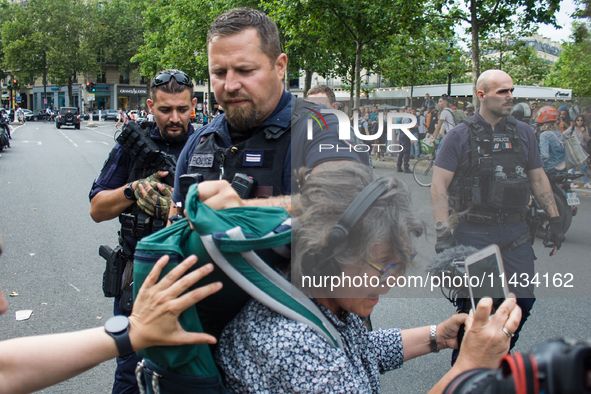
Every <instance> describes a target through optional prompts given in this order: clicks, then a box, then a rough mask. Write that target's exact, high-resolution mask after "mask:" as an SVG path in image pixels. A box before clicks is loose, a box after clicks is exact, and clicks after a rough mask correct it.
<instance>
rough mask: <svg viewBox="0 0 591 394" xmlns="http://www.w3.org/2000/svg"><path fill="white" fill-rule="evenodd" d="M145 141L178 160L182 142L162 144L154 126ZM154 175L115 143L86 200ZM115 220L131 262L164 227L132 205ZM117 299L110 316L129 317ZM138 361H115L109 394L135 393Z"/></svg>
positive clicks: (135, 356) (162, 223)
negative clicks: (145, 238)
mask: <svg viewBox="0 0 591 394" xmlns="http://www.w3.org/2000/svg"><path fill="white" fill-rule="evenodd" d="M194 132H195V130H194V128H193V126H192V125H189V130H188V133H187V138H189V137H190V136H191V135H193V134H194ZM149 137H150V139H151V140H152V141H154V142H155V143H156V145H157V146H158V148H159V149H160V150H161V151H163V152H166V153H168V154H170V155H172V156H174V157H178V156H179V154H180V153H181V151H182V149H183V147H184V145H185V141H183V142H168V141H166V140H164V139H163V138H162V136H161V135H160V131H159V129H158V127H157V126H156V124H155V123H151V127H150V130H149ZM155 172H157V169H156V168H153V167H150V166H148V167H146V168H139V167H138V165H137V164H136V163H135V162H134V161H133V160H132V158H131V157H130V155H129V154H128V153H127V152H126V150H125V148H124V147H123V146H121V145H120V144H119V143H117V144H115V146H114V147H113V149H112V150H111V153H110V154H109V157H108V158H107V160H106V161H105V164H104V166H103V169H102V170H101V173H100V175H99V176H98V178H97V179H96V180H95V181H94V183H93V185H92V189H91V190H90V195H89V199H90V200H92V198H93V197H94V196H96V195H97V194H98V193H99V192H101V191H103V190H113V189H118V188H120V187H121V186H124V185H126V184H129V183H130V182H134V181H137V180H138V179H142V178H146V177H148V176H150V175H152V174H154V173H155ZM138 219H139V220H138ZM119 220H120V221H121V222H122V231H121V234H120V244H123V245H122V246H123V249H124V250H125V251H126V254H127V255H129V256H130V258H131V259H133V253H134V252H135V247H136V245H137V242H138V241H139V240H140V239H141V238H142V237H143V236H146V235H148V234H150V233H152V232H154V231H156V230H158V229H160V228H162V227H165V226H166V222H165V221H163V220H159V219H155V218H151V217H149V215H147V214H146V213H144V212H143V211H142V210H141V209H139V208H138V206H137V204H135V203H134V204H133V205H131V206H130V207H129V208H128V209H126V210H125V211H124V212H123V213H122V214H121V215H120V216H119ZM120 299H121V296H118V297H115V305H114V308H113V312H114V315H115V316H117V315H129V313H126V312H124V311H123V310H122V309H121V308H120V306H119V302H120ZM140 360H141V358H140V357H138V356H137V355H136V354H135V353H134V354H132V355H130V356H128V357H123V358H117V370H116V371H115V382H114V384H113V393H139V391H138V388H137V381H136V378H135V368H136V365H137V363H138V362H139V361H140Z"/></svg>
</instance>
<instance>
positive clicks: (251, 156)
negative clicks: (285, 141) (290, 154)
mask: <svg viewBox="0 0 591 394" xmlns="http://www.w3.org/2000/svg"><path fill="white" fill-rule="evenodd" d="M264 155H265V151H264V150H246V151H244V156H243V157H242V166H243V167H262V165H263V158H264Z"/></svg>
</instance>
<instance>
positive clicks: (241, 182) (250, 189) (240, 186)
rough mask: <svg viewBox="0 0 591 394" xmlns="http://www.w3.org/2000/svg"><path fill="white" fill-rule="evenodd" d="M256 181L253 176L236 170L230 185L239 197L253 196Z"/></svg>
mask: <svg viewBox="0 0 591 394" xmlns="http://www.w3.org/2000/svg"><path fill="white" fill-rule="evenodd" d="M257 184H258V182H257V181H256V179H254V178H253V177H250V176H248V175H246V174H241V173H239V172H237V173H236V174H235V175H234V179H232V183H231V184H230V186H232V187H233V188H234V190H236V193H238V196H240V198H241V199H243V200H244V199H248V198H253V197H254V193H255V191H256V189H257Z"/></svg>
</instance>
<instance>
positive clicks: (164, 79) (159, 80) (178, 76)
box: [151, 71, 193, 88]
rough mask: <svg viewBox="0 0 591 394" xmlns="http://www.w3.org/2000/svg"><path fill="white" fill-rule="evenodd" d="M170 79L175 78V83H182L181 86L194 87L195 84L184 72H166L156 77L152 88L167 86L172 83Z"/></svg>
mask: <svg viewBox="0 0 591 394" xmlns="http://www.w3.org/2000/svg"><path fill="white" fill-rule="evenodd" d="M170 78H174V79H175V81H177V82H178V83H180V84H181V85H185V86H190V87H193V82H192V81H191V78H189V76H188V75H187V74H185V73H184V72H182V71H175V72H164V73H160V74H158V75H156V76H155V77H154V79H153V80H152V85H151V87H153V88H154V87H156V86H161V85H165V84H167V83H168V82H169V81H170Z"/></svg>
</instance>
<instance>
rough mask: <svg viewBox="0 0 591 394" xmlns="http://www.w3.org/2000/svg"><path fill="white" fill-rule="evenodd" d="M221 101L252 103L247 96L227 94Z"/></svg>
mask: <svg viewBox="0 0 591 394" xmlns="http://www.w3.org/2000/svg"><path fill="white" fill-rule="evenodd" d="M222 100H223V101H230V100H232V101H248V102H252V99H251V98H250V97H248V96H239V95H233V94H227V95H224V96H223V97H222Z"/></svg>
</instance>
